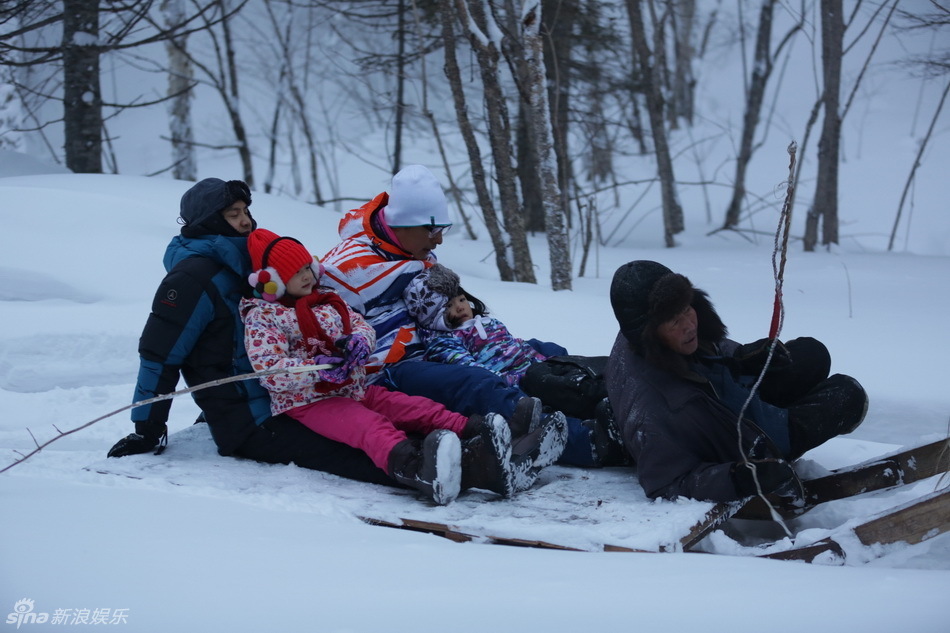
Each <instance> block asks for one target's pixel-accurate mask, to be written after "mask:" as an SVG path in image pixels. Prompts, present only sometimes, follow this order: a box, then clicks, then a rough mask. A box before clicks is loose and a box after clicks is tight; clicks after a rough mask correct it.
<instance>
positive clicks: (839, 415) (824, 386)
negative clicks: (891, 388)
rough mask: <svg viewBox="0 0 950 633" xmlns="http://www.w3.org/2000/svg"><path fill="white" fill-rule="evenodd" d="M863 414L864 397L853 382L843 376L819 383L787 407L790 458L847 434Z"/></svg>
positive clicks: (799, 455)
mask: <svg viewBox="0 0 950 633" xmlns="http://www.w3.org/2000/svg"><path fill="white" fill-rule="evenodd" d="M867 411H868V395H867V392H865V391H864V387H862V386H861V384H860V383H859V382H858V381H857V380H855V379H854V378H852V377H851V376H846V375H844V374H834V375H833V376H831V377H829V378H828V379H826V380H823V381H822V382H821V383H819V385H818V386H817V387H815V388H814V389H812V390H811V392H809V393H808V395H806V396H805V397H804V398H800V399H799V400H798V401H797V402H796V403H795V404H793V405H792V406H791V407H789V408H788V435H789V441H790V443H791V451H790V453H791V457H792V458H793V459H797V458H798V457H801V456H802V455H803V454H804V453H806V452H807V451H809V450H811V449H813V448H815V447H816V446H819V445H820V444H824V443H825V442H827V441H828V440H830V439H831V438H833V437H836V436H838V435H845V434H847V433H851V432H852V431H854V430H855V429H856V428H858V426H860V424H861V422H863V421H864V416H865V415H867Z"/></svg>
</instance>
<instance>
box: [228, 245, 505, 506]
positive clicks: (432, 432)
mask: <svg viewBox="0 0 950 633" xmlns="http://www.w3.org/2000/svg"><path fill="white" fill-rule="evenodd" d="M248 251H249V252H250V255H251V264H252V269H253V270H254V271H255V272H253V273H251V274H250V276H249V277H248V281H249V282H250V284H251V286H252V288H253V297H250V298H245V299H243V300H242V302H241V316H242V318H243V319H244V325H245V338H244V342H245V347H246V348H247V353H248V358H249V359H250V361H251V366H252V367H253V368H254V370H255V371H260V372H266V371H268V370H271V371H272V370H284V371H278V372H275V373H269V374H267V375H264V376H261V377H260V378H259V380H260V382H261V384H262V385H263V386H264V387H265V388H266V389H267V390H268V391H269V392H270V395H271V410H272V413H273V414H274V415H277V414H279V413H286V414H287V415H289V416H290V417H292V418H294V419H295V420H297V421H299V422H300V423H301V424H303V425H305V426H307V427H308V428H310V429H311V430H313V431H315V432H316V433H318V434H320V435H323V436H324V437H327V438H329V439H332V440H335V441H337V442H342V443H344V444H347V445H349V446H353V447H355V448H359V449H360V450H362V451H364V452H365V453H366V454H367V455H368V456H369V457H370V458H371V459H372V460H373V463H374V464H376V466H378V467H379V468H381V469H382V470H384V471H385V472H386V473H387V474H388V475H389V476H390V477H392V478H393V479H395V480H396V481H397V482H399V483H401V484H404V485H407V486H409V487H412V488H416V489H418V490H421V491H423V492H425V493H426V494H427V496H429V497H430V498H432V500H433V501H435V502H436V503H438V504H446V503H450V502H451V501H452V500H453V499H455V497H456V496H457V495H458V493H459V491H460V489H461V488H463V487H464V488H471V487H478V488H485V489H488V490H492V491H495V492H498V493H500V494H503V495H506V496H508V495H510V494H512V492H513V491H514V488H515V485H514V484H515V482H514V481H513V479H514V476H515V474H514V468H513V465H512V464H511V462H510V459H511V435H510V430H509V428H508V423H507V422H506V421H505V419H504V418H503V417H502V416H500V415H496V414H491V413H490V414H488V415H486V416H484V417H483V416H480V415H477V416H471V417H469V418H466V417H465V416H463V415H460V414H457V413H453V412H451V411H449V410H447V409H446V408H445V407H444V406H442V405H441V404H438V403H436V402H433V401H432V400H429V399H428V398H423V397H419V396H410V395H407V394H404V393H399V392H395V391H388V390H387V389H385V388H383V387H380V386H378V385H367V381H366V367H365V364H366V360H367V359H368V358H369V356H370V354H371V353H372V351H373V346H374V344H375V342H376V335H375V332H374V331H373V328H372V327H370V326H369V325H368V324H367V323H366V321H365V320H364V319H363V317H361V316H360V315H359V314H358V313H357V312H355V311H353V310H352V309H351V308H350V307H349V306H348V305H347V304H346V303H345V302H344V301H343V299H342V298H340V296H339V295H337V294H336V293H335V292H333V291H332V290H330V289H329V288H325V287H320V286H319V285H318V281H319V280H320V277H321V274H322V270H321V269H320V267H319V264H318V263H317V262H316V261H315V260H314V259H313V257H312V256H311V255H310V253H309V252H308V251H307V249H306V248H305V247H304V246H303V245H302V244H301V243H300V242H298V241H297V240H295V239H293V238H291V237H278V236H277V235H275V234H274V233H272V232H270V231H267V230H265V229H257V230H255V231H253V232H252V233H251V234H250V236H249V237H248ZM410 434H412V435H420V436H424V438H425V439H424V440H422V441H419V440H417V439H410V437H409V435H410ZM460 437H461V438H463V439H466V440H472V439H476V440H477V439H479V438H480V440H481V441H476V442H474V444H473V443H472V442H469V444H470V445H471V446H469V447H468V450H467V451H466V453H467V454H466V455H465V456H464V463H463V455H462V445H461V442H460V439H459V438H460ZM472 444H473V445H472Z"/></svg>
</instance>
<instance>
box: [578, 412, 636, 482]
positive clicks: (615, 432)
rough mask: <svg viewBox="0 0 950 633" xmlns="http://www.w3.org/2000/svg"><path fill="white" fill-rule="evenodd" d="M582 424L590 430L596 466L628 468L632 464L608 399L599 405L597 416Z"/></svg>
mask: <svg viewBox="0 0 950 633" xmlns="http://www.w3.org/2000/svg"><path fill="white" fill-rule="evenodd" d="M581 424H583V425H584V426H585V427H587V428H588V429H590V443H591V449H592V453H593V457H594V465H595V466H597V467H603V466H628V465H629V464H630V459H629V458H628V456H627V451H626V450H625V449H624V447H623V441H622V440H621V439H620V430H619V429H618V428H617V424H616V422H615V421H614V412H613V408H612V407H611V406H610V401H609V400H608V399H607V398H604V399H603V400H601V401H600V402H599V403H597V408H596V409H595V416H594V417H593V418H591V419H590V420H584V421H583V422H582V423H581Z"/></svg>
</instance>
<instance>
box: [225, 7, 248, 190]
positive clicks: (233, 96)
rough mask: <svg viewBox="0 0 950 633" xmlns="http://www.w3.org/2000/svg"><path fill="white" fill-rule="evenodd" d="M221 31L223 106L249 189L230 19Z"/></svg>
mask: <svg viewBox="0 0 950 633" xmlns="http://www.w3.org/2000/svg"><path fill="white" fill-rule="evenodd" d="M219 5H220V7H221V13H222V15H224V14H227V12H228V6H227V0H220V2H219ZM221 31H222V33H223V34H224V54H225V66H224V67H223V68H222V69H221V70H222V74H223V73H227V76H228V81H227V85H228V93H227V98H226V99H225V106H226V107H227V110H228V116H229V117H230V119H231V127H232V128H233V129H234V136H235V138H236V139H237V145H238V154H239V155H240V157H241V165H242V167H243V169H244V182H246V183H247V186H248V187H250V188H251V189H253V188H254V164H253V163H252V162H251V145H250V140H249V139H248V136H247V130H246V129H245V127H244V120H243V119H242V118H241V112H240V109H239V108H240V104H241V95H240V90H238V68H237V61H236V60H235V54H234V42H233V40H232V38H231V25H230V19H225V20H222V21H221Z"/></svg>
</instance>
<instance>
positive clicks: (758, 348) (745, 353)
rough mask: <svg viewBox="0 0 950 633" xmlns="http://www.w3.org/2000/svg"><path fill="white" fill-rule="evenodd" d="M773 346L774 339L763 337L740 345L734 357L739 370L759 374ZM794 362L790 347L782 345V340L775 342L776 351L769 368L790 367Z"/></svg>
mask: <svg viewBox="0 0 950 633" xmlns="http://www.w3.org/2000/svg"><path fill="white" fill-rule="evenodd" d="M771 346H772V339H770V338H762V339H759V340H758V341H755V342H754V343H746V344H745V345H740V346H739V347H738V348H737V349H736V352H735V354H733V355H732V358H733V359H734V360H735V361H736V362H737V364H738V366H739V370H740V372H741V373H743V374H758V373H759V372H761V371H762V367H764V366H765V360H766V359H767V358H768V357H769V348H770V347H771ZM791 363H792V357H791V355H790V354H789V353H788V349H787V348H786V347H785V346H784V345H782V341H776V342H775V352H774V353H773V354H772V362H770V363H769V369H779V368H781V367H788V366H789V365H791Z"/></svg>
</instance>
